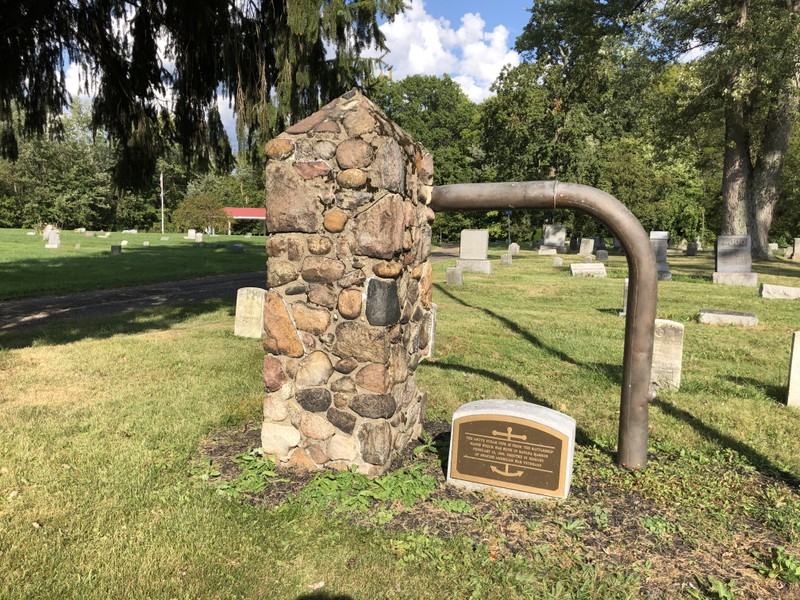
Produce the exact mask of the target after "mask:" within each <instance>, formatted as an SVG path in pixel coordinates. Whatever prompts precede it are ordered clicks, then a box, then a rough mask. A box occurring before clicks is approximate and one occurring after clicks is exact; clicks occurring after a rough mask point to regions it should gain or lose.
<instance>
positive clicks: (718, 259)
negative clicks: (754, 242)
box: [713, 235, 758, 287]
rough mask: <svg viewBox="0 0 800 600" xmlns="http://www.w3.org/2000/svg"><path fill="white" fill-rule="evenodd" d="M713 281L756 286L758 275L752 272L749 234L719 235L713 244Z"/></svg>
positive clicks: (723, 283) (724, 283)
mask: <svg viewBox="0 0 800 600" xmlns="http://www.w3.org/2000/svg"><path fill="white" fill-rule="evenodd" d="M714 249H715V255H716V256H715V259H714V275H713V281H714V283H718V284H722V285H742V286H747V287H756V286H757V285H758V275H757V274H756V273H752V272H751V269H752V266H753V259H752V257H751V241H750V236H749V235H720V236H717V242H716V244H715V245H714Z"/></svg>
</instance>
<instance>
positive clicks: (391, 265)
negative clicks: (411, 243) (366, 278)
mask: <svg viewBox="0 0 800 600" xmlns="http://www.w3.org/2000/svg"><path fill="white" fill-rule="evenodd" d="M372 272H373V273H375V275H377V276H378V277H384V278H386V279H397V278H398V277H399V276H400V273H402V272H403V263H401V262H398V261H391V262H389V261H382V262H379V263H375V264H374V265H373V266H372Z"/></svg>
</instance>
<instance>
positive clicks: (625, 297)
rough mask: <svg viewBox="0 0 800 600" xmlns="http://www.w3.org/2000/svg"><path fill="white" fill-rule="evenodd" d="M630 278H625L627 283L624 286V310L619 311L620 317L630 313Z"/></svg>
mask: <svg viewBox="0 0 800 600" xmlns="http://www.w3.org/2000/svg"><path fill="white" fill-rule="evenodd" d="M629 281H630V279H628V278H627V277H626V278H625V283H624V284H623V286H622V311H621V312H620V313H619V316H620V317H625V316H627V314H628V283H629Z"/></svg>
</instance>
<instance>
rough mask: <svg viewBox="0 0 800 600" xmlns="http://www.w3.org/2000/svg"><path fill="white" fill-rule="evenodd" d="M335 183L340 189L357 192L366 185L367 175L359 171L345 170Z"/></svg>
mask: <svg viewBox="0 0 800 600" xmlns="http://www.w3.org/2000/svg"><path fill="white" fill-rule="evenodd" d="M336 181H338V182H339V185H341V186H342V187H345V188H349V189H351V190H357V189H360V188H362V187H364V186H365V185H367V174H366V173H365V172H364V171H362V170H361V169H347V170H345V171H342V172H341V173H339V176H338V177H337V178H336Z"/></svg>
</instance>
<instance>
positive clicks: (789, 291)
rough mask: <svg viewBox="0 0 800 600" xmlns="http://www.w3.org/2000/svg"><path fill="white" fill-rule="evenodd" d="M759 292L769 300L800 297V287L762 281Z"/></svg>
mask: <svg viewBox="0 0 800 600" xmlns="http://www.w3.org/2000/svg"><path fill="white" fill-rule="evenodd" d="M759 294H760V296H761V297H762V298H767V299H768V300H797V299H800V288H796V287H790V286H788V285H772V284H769V283H762V284H761V290H760V291H759Z"/></svg>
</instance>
